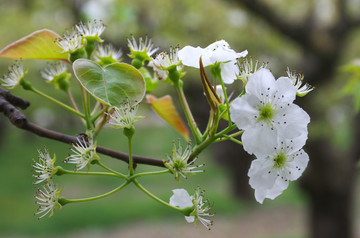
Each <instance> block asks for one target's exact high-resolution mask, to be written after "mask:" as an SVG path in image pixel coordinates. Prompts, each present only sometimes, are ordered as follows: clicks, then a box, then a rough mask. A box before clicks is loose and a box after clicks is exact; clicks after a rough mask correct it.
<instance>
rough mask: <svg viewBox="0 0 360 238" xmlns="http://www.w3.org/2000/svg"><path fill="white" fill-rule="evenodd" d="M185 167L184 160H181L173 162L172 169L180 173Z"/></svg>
mask: <svg viewBox="0 0 360 238" xmlns="http://www.w3.org/2000/svg"><path fill="white" fill-rule="evenodd" d="M186 167H187V163H186V162H185V161H184V160H182V159H176V160H174V169H175V170H176V171H181V170H183V169H184V168H186Z"/></svg>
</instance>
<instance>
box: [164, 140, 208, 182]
mask: <svg viewBox="0 0 360 238" xmlns="http://www.w3.org/2000/svg"><path fill="white" fill-rule="evenodd" d="M190 155H191V146H190V144H188V145H187V146H186V148H185V151H184V152H183V151H182V146H181V144H180V141H179V146H178V147H176V145H175V144H174V147H173V150H172V155H171V156H169V155H168V156H167V157H168V161H166V162H165V163H164V164H165V166H166V167H167V168H168V169H169V170H170V171H171V172H172V173H173V174H174V175H175V179H176V180H177V181H180V176H182V177H184V178H187V176H186V174H193V173H198V172H204V170H194V169H197V168H199V167H202V166H204V165H205V164H201V165H197V166H192V165H193V164H194V162H195V160H196V158H195V159H193V160H192V161H190V162H189V158H190Z"/></svg>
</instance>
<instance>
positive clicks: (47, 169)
mask: <svg viewBox="0 0 360 238" xmlns="http://www.w3.org/2000/svg"><path fill="white" fill-rule="evenodd" d="M38 153H39V162H37V161H35V160H33V161H34V164H33V165H32V166H33V167H34V172H35V173H38V174H37V175H33V177H35V178H36V179H38V180H37V181H35V182H34V184H38V183H41V182H43V181H47V182H49V181H50V179H51V178H52V176H53V175H54V174H56V172H57V170H58V169H57V168H55V166H54V163H55V161H56V158H55V155H54V158H51V157H50V155H49V151H48V150H47V149H46V148H44V152H43V151H41V150H38Z"/></svg>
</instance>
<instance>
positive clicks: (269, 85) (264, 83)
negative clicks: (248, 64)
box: [245, 69, 276, 98]
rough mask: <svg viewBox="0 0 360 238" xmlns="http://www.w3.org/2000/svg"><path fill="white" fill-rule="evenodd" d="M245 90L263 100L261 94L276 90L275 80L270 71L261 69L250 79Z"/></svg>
mask: <svg viewBox="0 0 360 238" xmlns="http://www.w3.org/2000/svg"><path fill="white" fill-rule="evenodd" d="M245 89H246V93H248V94H253V95H256V96H257V97H258V98H262V95H261V93H264V92H266V91H268V90H269V91H270V90H271V91H275V90H276V84H275V78H274V76H273V75H272V73H271V72H270V70H268V69H260V70H259V71H257V72H256V73H254V74H252V75H251V76H250V77H249V80H248V83H247V84H246V86H245Z"/></svg>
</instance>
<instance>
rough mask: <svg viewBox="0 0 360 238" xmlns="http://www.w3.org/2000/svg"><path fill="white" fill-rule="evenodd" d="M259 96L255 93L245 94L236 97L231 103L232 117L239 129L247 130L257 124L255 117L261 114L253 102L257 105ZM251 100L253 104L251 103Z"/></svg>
mask: <svg viewBox="0 0 360 238" xmlns="http://www.w3.org/2000/svg"><path fill="white" fill-rule="evenodd" d="M254 101H257V102H258V100H257V98H256V97H254V96H253V95H247V94H245V95H243V96H242V97H241V98H237V99H235V100H234V101H233V102H232V103H231V105H230V118H231V121H233V122H234V123H235V124H236V126H237V127H238V128H239V129H243V130H246V129H247V128H248V127H249V126H250V127H251V126H253V125H254V124H255V121H256V120H255V119H254V117H255V116H257V115H258V114H259V112H258V110H257V109H256V108H255V107H254V106H252V105H251V104H254V105H256V103H254ZM249 102H250V103H251V104H249Z"/></svg>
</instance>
